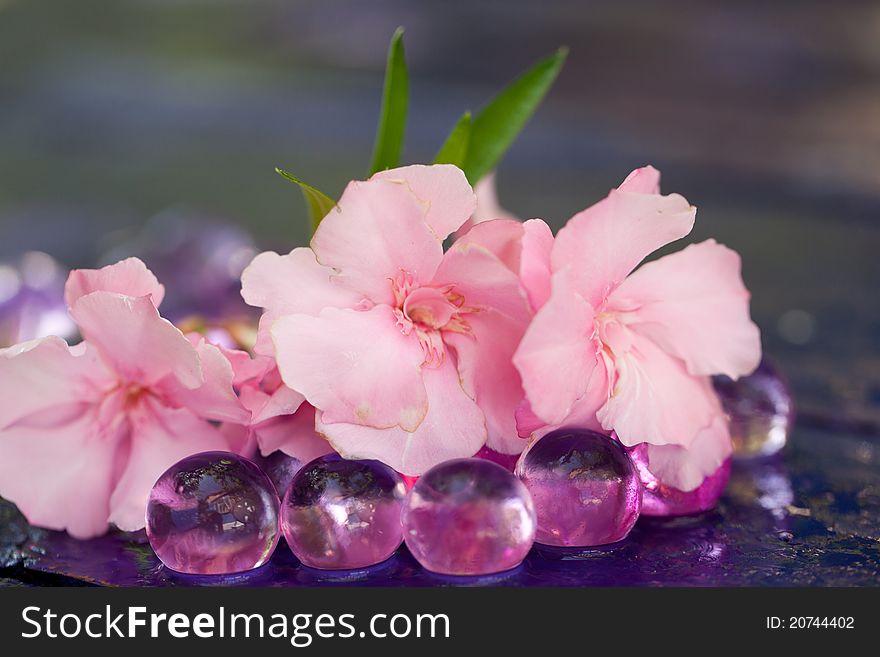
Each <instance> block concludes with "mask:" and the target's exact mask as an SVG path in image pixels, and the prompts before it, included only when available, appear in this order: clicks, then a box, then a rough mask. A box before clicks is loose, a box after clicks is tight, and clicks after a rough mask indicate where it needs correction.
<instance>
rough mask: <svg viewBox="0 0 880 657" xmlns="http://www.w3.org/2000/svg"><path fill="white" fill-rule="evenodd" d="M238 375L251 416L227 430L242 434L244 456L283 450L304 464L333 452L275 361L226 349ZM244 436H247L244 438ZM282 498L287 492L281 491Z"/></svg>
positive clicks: (311, 409)
mask: <svg viewBox="0 0 880 657" xmlns="http://www.w3.org/2000/svg"><path fill="white" fill-rule="evenodd" d="M221 350H222V351H223V353H224V354H225V355H226V357H227V358H228V359H229V362H230V363H231V364H232V369H233V371H234V372H235V377H234V379H233V387H234V389H235V390H236V392H237V393H238V396H239V399H240V400H241V403H242V404H243V405H244V407H245V408H247V409H248V410H249V411H250V412H251V421H250V423H249V424H248V425H247V426H241V425H231V426H227V427H224V430H226V431H229V432H230V433H231V435H235V434H236V432H238V435H239V438H238V442H241V443H242V444H244V445H245V448H244V451H243V453H244V454H245V456H250V455H251V454H252V453H253V452H254V451H255V450H257V449H258V450H259V452H260V454H261V455H263V456H269V455H270V454H271V453H273V452H275V451H277V450H281V451H282V452H284V453H285V454H287V455H288V456H292V457H294V458H296V459H298V460H299V461H301V462H302V463H308V462H309V461H311V460H312V459H315V458H317V457H319V456H323V455H324V454H329V453H330V452H332V451H333V448H332V447H330V444H329V443H328V442H327V441H326V440H324V438H322V437H321V436H319V435H318V434H317V433H316V432H315V408H314V406H312V405H311V404H309V403H308V402H307V401H306V400H305V397H304V396H303V395H301V394H300V393H298V392H295V391H294V390H291V389H290V388H288V387H287V386H285V385H284V383H283V381H282V380H281V375H280V373H279V372H278V368H277V367H276V365H275V361H274V360H273V359H272V358H269V357H266V356H259V355H258V356H256V357H255V358H251V356H250V355H249V354H248V353H247V352H245V351H239V350H234V349H222V348H221ZM242 434H243V435H242ZM279 493H281V494H282V495H283V494H284V491H279Z"/></svg>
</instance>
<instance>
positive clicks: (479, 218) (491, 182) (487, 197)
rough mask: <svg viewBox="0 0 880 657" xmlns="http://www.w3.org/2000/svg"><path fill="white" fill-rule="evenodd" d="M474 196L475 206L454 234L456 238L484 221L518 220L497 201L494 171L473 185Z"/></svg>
mask: <svg viewBox="0 0 880 657" xmlns="http://www.w3.org/2000/svg"><path fill="white" fill-rule="evenodd" d="M474 194H476V195H477V206H476V207H475V208H474V212H473V214H471V218H470V219H468V220H467V221H466V222H465V223H464V224H462V226H461V228H459V229H458V230H457V231H456V232H455V235H456V237H460V236H462V235H464V234H465V233H467V232H468V231H469V230H470V229H471V228H473V227H474V226H476V225H477V224H481V223H483V222H486V221H492V220H493V219H516V220H518V219H519V218H518V217H516V216H514V215H513V214H512V213H510V212H508V211H507V210H505V209H504V208H503V207H501V203H499V201H498V189H497V187H496V184H495V172H494V171H493V172H491V173H489V174H487V175H485V176H483V177H482V178H480V180H479V181H478V182H477V184H476V185H474Z"/></svg>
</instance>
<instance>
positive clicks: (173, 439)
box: [0, 258, 250, 538]
mask: <svg viewBox="0 0 880 657" xmlns="http://www.w3.org/2000/svg"><path fill="white" fill-rule="evenodd" d="M164 292H165V290H164V288H163V287H162V286H161V285H160V284H159V282H158V281H157V280H156V278H155V276H153V274H152V273H151V272H150V271H149V270H148V269H147V268H146V267H145V266H144V264H143V263H142V262H141V261H140V260H137V259H134V258H131V259H128V260H123V261H122V262H119V263H117V264H115V265H111V266H109V267H105V268H103V269H99V270H78V271H74V272H72V273H71V274H70V277H69V278H68V280H67V286H66V288H65V300H66V302H67V305H68V307H69V310H70V314H71V316H72V317H73V319H74V321H75V322H76V324H77V325H78V327H79V330H80V332H81V334H82V335H83V338H84V340H83V342H81V343H80V344H78V345H76V346H73V347H69V346H68V345H67V343H66V342H64V341H63V340H62V339H60V338H57V337H49V338H42V339H38V340H33V341H30V342H24V343H22V344H19V345H16V346H14V347H10V348H8V349H5V350H2V351H0V495H3V496H4V497H6V498H8V499H10V500H12V501H13V502H15V503H16V504H17V505H18V507H19V508H20V509H21V511H22V512H23V513H24V514H25V516H26V517H27V518H28V520H30V521H31V522H32V523H34V524H37V525H40V526H43V527H48V528H51V529H67V531H68V532H70V534H71V535H72V536H75V537H77V538H88V537H92V536H97V535H99V534H101V533H103V532H104V531H106V529H107V526H108V523H111V522H112V523H114V524H116V525H117V526H118V527H120V528H121V529H124V530H136V529H139V528H141V527H143V526H144V509H145V507H146V502H147V496H148V494H149V491H150V488H151V487H152V485H153V483H154V482H155V480H156V478H158V477H159V475H160V474H162V472H163V471H164V470H165V469H167V468H168V467H169V466H171V465H172V464H173V463H175V462H176V461H178V460H180V459H181V458H183V457H185V456H188V455H190V454H193V453H196V452H201V451H205V450H212V449H224V450H225V449H230V448H232V447H233V446H232V445H230V443H229V441H228V440H227V438H225V437H224V435H223V434H222V433H221V432H220V431H219V430H218V429H217V428H216V426H215V425H214V424H212V423H211V422H209V420H213V421H215V422H238V423H247V422H248V420H249V418H250V413H249V412H248V411H247V410H246V409H245V408H244V407H243V406H242V405H241V403H240V402H239V401H238V399H237V397H236V396H235V394H234V392H233V389H232V377H233V372H232V367H231V366H230V364H229V361H228V360H227V359H226V358H225V357H224V356H223V354H222V353H221V352H220V350H219V349H218V348H217V347H215V346H213V345H210V344H208V343H207V342H205V341H204V340H202V339H200V338H198V337H195V336H194V337H193V338H192V339H188V338H187V337H186V336H184V335H183V333H181V332H180V331H179V330H178V329H177V328H175V327H174V326H173V325H172V324H171V323H169V322H168V321H166V320H164V319H162V317H160V316H159V312H158V310H157V306H158V305H159V303H161V301H162V297H163V296H164Z"/></svg>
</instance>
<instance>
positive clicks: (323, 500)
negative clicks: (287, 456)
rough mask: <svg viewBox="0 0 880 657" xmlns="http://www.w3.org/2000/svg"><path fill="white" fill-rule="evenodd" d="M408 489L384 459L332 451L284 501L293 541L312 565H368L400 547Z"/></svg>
mask: <svg viewBox="0 0 880 657" xmlns="http://www.w3.org/2000/svg"><path fill="white" fill-rule="evenodd" d="M405 494H406V488H405V487H404V484H403V479H402V478H401V477H400V475H399V474H397V473H396V472H395V471H394V470H392V469H391V468H389V467H388V466H387V465H385V464H384V463H380V462H379V461H351V460H346V459H343V458H342V457H341V456H339V455H337V454H327V455H326V456H321V457H319V458H317V459H315V460H314V461H311V462H309V463H308V464H306V465H305V466H304V467H303V468H302V469H301V470H300V471H299V472H297V474H296V476H295V477H294V478H293V481H292V482H291V484H290V488H289V489H288V490H287V494H286V495H285V496H284V502H283V504H282V528H283V530H284V536H285V538H286V539H287V544H288V545H289V546H290V549H291V550H293V553H294V554H295V555H296V556H297V557H298V558H299V560H300V561H302V562H303V563H304V564H305V565H307V566H311V567H312V568H323V569H330V570H333V569H343V570H350V569H353V568H365V567H367V566H372V565H374V564H377V563H380V562H382V561H385V559H387V558H388V557H390V556H391V555H392V554H393V553H394V551H395V550H396V549H397V548H398V547H399V546H400V543H401V541H402V540H403V535H402V531H401V527H400V511H401V508H402V506H403V498H404V496H405Z"/></svg>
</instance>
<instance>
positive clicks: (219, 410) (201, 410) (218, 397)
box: [155, 338, 251, 424]
mask: <svg viewBox="0 0 880 657" xmlns="http://www.w3.org/2000/svg"><path fill="white" fill-rule="evenodd" d="M195 348H196V352H197V353H198V356H199V361H200V364H201V370H202V373H203V374H204V379H205V381H204V383H202V385H200V386H199V387H198V388H186V387H185V386H183V385H182V384H181V383H180V381H178V379H177V377H175V376H171V375H169V376H166V377H165V378H164V379H162V380H161V381H159V382H157V383H156V384H155V389H156V390H157V391H158V392H159V393H160V394H161V395H162V398H163V400H164V401H165V403H166V404H168V405H169V406H171V407H173V408H186V409H189V410H190V411H191V412H192V413H194V414H195V415H197V416H198V417H200V418H203V419H205V420H215V421H217V422H233V423H237V424H249V423H250V419H251V413H250V411H248V410H247V409H246V408H245V407H244V406H242V404H241V402H240V401H239V399H238V396H236V394H235V391H234V390H233V389H232V382H233V376H234V374H233V369H232V364H231V363H230V362H229V360H227V358H226V356H224V355H223V352H221V351H220V349H219V348H218V347H216V346H215V345H213V344H211V343H209V342H208V341H206V340H205V339H204V338H200V339H199V341H198V342H197V343H196V346H195Z"/></svg>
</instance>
